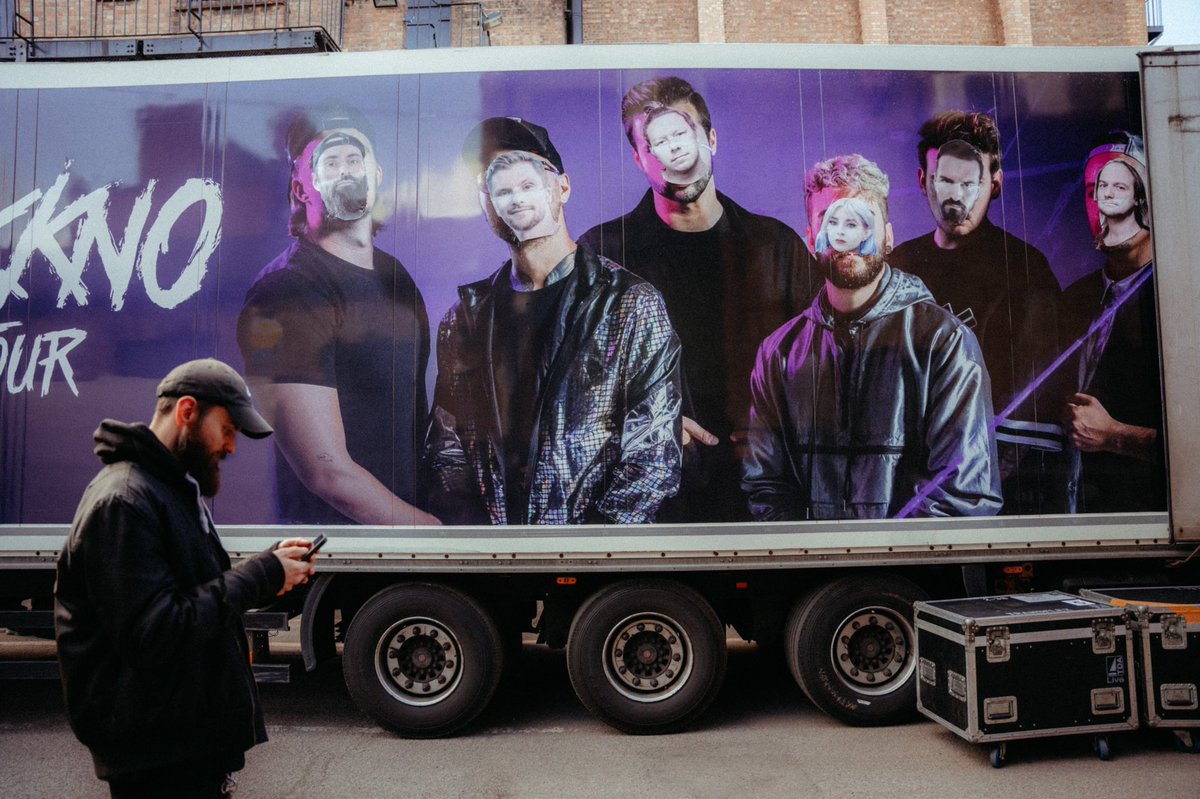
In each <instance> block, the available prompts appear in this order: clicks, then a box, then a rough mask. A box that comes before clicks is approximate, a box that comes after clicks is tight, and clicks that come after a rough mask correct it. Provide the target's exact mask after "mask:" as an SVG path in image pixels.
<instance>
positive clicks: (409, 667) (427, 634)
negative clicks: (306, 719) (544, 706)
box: [342, 583, 504, 738]
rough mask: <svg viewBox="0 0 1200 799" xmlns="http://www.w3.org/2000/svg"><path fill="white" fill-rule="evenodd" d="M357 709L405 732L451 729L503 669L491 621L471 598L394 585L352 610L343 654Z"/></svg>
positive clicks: (476, 708) (466, 718)
mask: <svg viewBox="0 0 1200 799" xmlns="http://www.w3.org/2000/svg"><path fill="white" fill-rule="evenodd" d="M342 666H343V671H344V672H345V678H346V687H347V688H349V689H350V695H351V697H353V699H354V702H355V704H357V705H358V707H359V709H360V710H362V711H363V712H364V713H366V714H367V715H368V716H370V717H371V718H373V719H375V721H377V722H379V724H380V725H382V726H384V727H386V728H388V729H389V730H392V731H393V732H396V733H397V734H399V735H402V736H404V737H405V738H438V737H442V736H446V735H451V734H453V733H455V732H458V731H459V730H461V729H462V728H463V727H465V726H466V725H467V724H469V723H471V721H473V720H474V719H475V717H476V716H478V715H479V714H480V713H481V712H482V711H483V709H484V708H485V707H486V706H487V704H488V701H489V700H490V699H491V698H492V694H493V693H494V692H495V690H496V685H497V683H498V682H499V680H500V674H501V672H502V671H503V668H504V646H503V642H502V640H501V638H500V632H499V630H498V628H497V627H496V623H495V622H494V621H493V620H492V618H491V617H490V616H489V615H488V614H487V612H486V611H485V610H484V609H483V608H482V607H481V606H480V605H479V604H478V603H477V602H476V601H475V600H474V599H472V598H471V597H469V596H467V595H466V594H463V593H461V592H459V591H456V590H454V589H453V588H448V587H446V586H442V585H435V584H430V583H412V584H405V585H394V586H391V587H390V588H386V589H384V590H383V591H380V592H379V593H378V594H376V595H375V596H373V597H371V598H370V599H369V600H367V602H366V603H365V604H364V605H363V606H362V607H361V608H360V609H359V611H358V613H357V614H355V616H354V619H353V620H352V621H351V622H350V629H349V630H348V631H347V632H346V646H345V650H344V651H343V654H342Z"/></svg>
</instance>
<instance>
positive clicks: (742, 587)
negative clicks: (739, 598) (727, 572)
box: [733, 583, 750, 591]
mask: <svg viewBox="0 0 1200 799" xmlns="http://www.w3.org/2000/svg"><path fill="white" fill-rule="evenodd" d="M733 587H734V588H736V589H737V590H739V591H745V590H746V589H747V588H749V587H750V583H734V584H733Z"/></svg>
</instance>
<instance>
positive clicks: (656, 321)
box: [425, 117, 681, 524]
mask: <svg viewBox="0 0 1200 799" xmlns="http://www.w3.org/2000/svg"><path fill="white" fill-rule="evenodd" d="M463 154H464V157H465V158H466V160H467V161H468V162H470V163H473V164H474V165H476V166H478V167H479V168H480V169H481V170H482V171H481V172H480V174H479V189H480V204H481V206H482V208H483V211H484V214H485V216H486V217H487V219H488V221H489V224H490V225H491V227H492V230H493V232H495V233H496V235H497V236H498V237H499V238H500V239H501V240H502V241H504V242H505V243H507V244H508V246H509V250H510V252H511V256H512V257H511V259H510V260H509V261H508V262H506V263H505V264H504V265H503V266H502V267H501V268H500V270H499V271H497V272H496V273H494V274H493V275H491V276H490V277H488V278H486V279H484V280H481V281H478V282H476V283H472V284H470V285H466V286H462V287H460V288H459V291H458V294H459V301H458V302H457V303H456V304H455V305H454V306H453V307H452V308H451V309H450V311H449V312H448V313H447V314H446V316H445V318H444V319H443V320H442V323H441V326H440V328H439V330H438V339H437V361H438V376H437V387H436V390H435V392H434V407H433V413H432V420H431V424H430V430H429V435H428V437H427V440H426V448H425V459H426V467H427V469H428V470H429V471H430V472H431V479H430V486H431V496H430V503H431V505H432V506H433V507H435V508H437V510H436V511H435V512H436V513H437V514H438V515H439V518H441V519H443V520H444V521H447V522H451V523H460V524H471V523H491V524H582V523H617V524H636V523H644V522H651V521H653V520H654V515H655V513H656V512H657V510H658V508H659V505H661V504H662V502H663V500H664V499H666V498H667V497H669V496H671V495H673V494H674V493H675V492H676V491H677V490H678V488H679V475H680V459H681V452H680V436H681V426H680V424H681V423H680V407H681V393H680V387H679V341H678V339H677V338H676V335H675V332H674V330H672V328H671V325H670V321H669V319H668V317H667V312H666V308H665V306H664V305H663V302H662V298H661V296H660V295H659V293H658V292H657V291H656V290H655V289H654V288H653V287H652V286H651V285H650V284H649V283H647V282H645V281H644V280H642V279H641V278H638V277H636V276H634V275H633V274H632V273H630V272H627V271H625V270H624V269H622V268H621V267H620V266H618V265H617V264H615V263H613V262H612V261H610V260H608V259H606V258H603V257H601V256H598V255H597V254H596V253H595V252H593V251H592V250H590V249H589V248H587V247H586V246H578V245H576V243H575V241H574V240H573V239H571V237H570V234H569V233H568V231H567V227H566V222H565V220H564V218H563V205H564V204H565V203H566V202H567V200H568V199H569V198H570V193H571V183H570V179H569V178H568V177H567V176H566V174H564V172H563V165H562V159H561V158H560V156H559V154H558V151H557V150H556V149H555V148H554V145H553V144H552V143H551V142H550V138H549V136H548V135H547V133H546V130H545V129H544V128H542V127H540V126H538V125H535V124H533V123H531V122H528V121H525V120H521V119H518V118H515V117H493V118H491V119H487V120H484V121H483V122H482V123H480V124H479V125H478V126H476V128H475V130H474V131H472V133H471V135H470V136H469V137H468V139H467V143H466V145H465V146H464V148H463Z"/></svg>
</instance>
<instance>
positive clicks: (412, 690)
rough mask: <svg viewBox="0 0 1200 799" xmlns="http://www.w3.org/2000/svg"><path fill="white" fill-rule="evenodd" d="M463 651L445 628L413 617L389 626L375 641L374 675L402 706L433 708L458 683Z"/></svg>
mask: <svg viewBox="0 0 1200 799" xmlns="http://www.w3.org/2000/svg"><path fill="white" fill-rule="evenodd" d="M462 659H463V650H462V647H461V646H460V644H459V642H458V638H457V637H456V636H455V635H454V633H453V631H452V630H451V629H450V628H449V627H447V626H446V625H445V624H442V623H441V622H439V621H437V620H436V619H431V618H427V617H424V616H420V617H418V616H413V617H409V618H406V619H401V620H400V621H398V622H396V623H395V624H393V625H392V626H391V627H389V628H388V629H387V632H385V633H384V634H383V635H381V636H380V637H379V644H378V645H377V646H376V649H375V672H376V674H377V675H378V677H379V683H380V684H381V685H382V686H383V687H384V688H386V689H387V691H388V693H390V694H391V695H392V696H394V697H395V698H396V699H398V700H399V701H401V702H403V703H404V704H406V705H415V706H426V705H435V704H437V703H438V702H441V701H443V700H445V699H446V698H447V697H449V696H450V695H451V694H453V693H454V690H455V689H456V688H457V687H458V685H459V682H460V681H461V679H462Z"/></svg>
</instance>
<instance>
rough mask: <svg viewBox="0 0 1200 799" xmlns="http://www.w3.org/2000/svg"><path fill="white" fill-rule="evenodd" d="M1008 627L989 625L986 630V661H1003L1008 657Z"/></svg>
mask: <svg viewBox="0 0 1200 799" xmlns="http://www.w3.org/2000/svg"><path fill="white" fill-rule="evenodd" d="M1009 654H1010V651H1009V646H1008V628H1007V627H989V628H988V631H987V662H988V663H1004V662H1005V661H1007V660H1008V658H1009Z"/></svg>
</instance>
